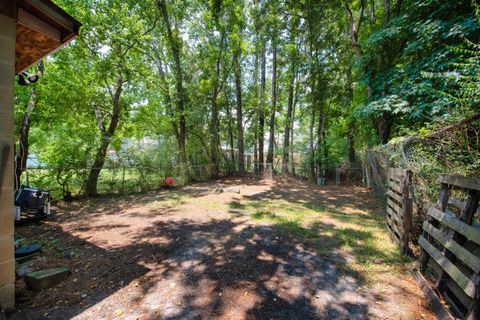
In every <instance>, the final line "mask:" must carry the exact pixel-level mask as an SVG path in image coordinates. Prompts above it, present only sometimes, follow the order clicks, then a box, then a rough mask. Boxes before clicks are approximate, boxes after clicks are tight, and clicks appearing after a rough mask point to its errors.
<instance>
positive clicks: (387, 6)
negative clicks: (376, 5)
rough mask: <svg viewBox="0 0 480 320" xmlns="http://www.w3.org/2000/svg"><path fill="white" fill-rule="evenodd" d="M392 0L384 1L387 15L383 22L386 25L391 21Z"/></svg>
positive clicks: (384, 9)
mask: <svg viewBox="0 0 480 320" xmlns="http://www.w3.org/2000/svg"><path fill="white" fill-rule="evenodd" d="M390 7H391V6H390V0H384V1H383V11H384V13H385V17H384V19H383V24H384V25H386V24H387V23H389V22H390Z"/></svg>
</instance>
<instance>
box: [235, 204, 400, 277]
mask: <svg viewBox="0 0 480 320" xmlns="http://www.w3.org/2000/svg"><path fill="white" fill-rule="evenodd" d="M236 205H237V204H234V206H236ZM242 205H243V206H244V207H245V210H246V211H247V212H249V213H250V216H251V218H252V219H254V220H257V221H267V222H270V223H272V224H273V225H274V226H275V227H276V228H278V230H280V231H282V232H285V233H289V234H291V235H294V236H298V237H305V238H311V239H316V240H314V241H315V244H314V245H315V247H316V249H317V253H318V254H319V255H320V256H322V257H326V258H330V257H334V256H337V255H338V253H339V252H342V253H341V254H342V255H343V254H345V255H349V256H350V258H348V259H347V258H345V259H346V260H345V261H339V263H343V264H345V266H344V267H345V270H349V272H350V273H352V274H354V275H356V277H357V278H358V279H359V280H360V281H361V282H365V283H373V282H374V281H377V280H378V277H379V274H382V273H385V272H388V273H393V274H395V273H396V272H401V270H402V268H404V266H405V263H406V262H408V258H404V257H403V256H402V255H401V254H400V251H399V249H398V247H397V245H396V244H394V243H393V242H392V241H391V240H390V239H389V237H388V234H387V231H386V229H385V217H384V216H383V215H382V214H381V213H380V212H378V211H374V210H372V209H370V208H362V209H358V208H355V207H350V206H343V204H338V206H336V203H335V202H333V203H331V204H324V203H299V202H289V201H287V200H284V199H265V200H261V201H260V200H254V201H245V202H242Z"/></svg>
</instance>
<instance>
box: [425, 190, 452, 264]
mask: <svg viewBox="0 0 480 320" xmlns="http://www.w3.org/2000/svg"><path fill="white" fill-rule="evenodd" d="M449 197H450V188H449V186H448V185H447V184H444V183H442V184H441V186H440V196H439V199H438V202H437V204H436V205H435V206H436V207H437V209H438V210H440V211H445V209H446V208H447V205H448V198H449ZM427 221H428V222H429V223H430V224H432V225H436V224H437V223H436V220H435V219H433V218H432V217H431V216H428V218H427ZM422 236H423V237H424V238H425V239H427V240H428V241H429V242H430V241H431V237H430V235H429V234H428V232H426V231H425V230H423V231H422ZM429 257H430V256H429V254H428V253H427V252H426V251H425V250H424V249H422V254H421V255H420V266H421V267H422V269H423V268H425V267H426V265H427V263H428V259H429Z"/></svg>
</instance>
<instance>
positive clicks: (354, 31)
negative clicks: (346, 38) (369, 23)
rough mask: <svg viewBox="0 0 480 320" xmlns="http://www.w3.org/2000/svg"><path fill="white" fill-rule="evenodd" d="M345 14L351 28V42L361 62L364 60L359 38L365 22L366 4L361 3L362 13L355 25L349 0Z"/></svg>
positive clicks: (346, 2)
mask: <svg viewBox="0 0 480 320" xmlns="http://www.w3.org/2000/svg"><path fill="white" fill-rule="evenodd" d="M344 5H345V12H346V13H347V17H348V21H349V28H350V41H351V44H352V47H353V51H354V52H355V55H356V56H357V58H358V59H359V60H361V59H362V52H361V50H360V43H359V40H358V37H359V35H360V28H361V26H362V21H363V13H364V11H365V5H364V2H363V1H361V2H360V12H359V15H358V21H357V23H355V18H354V17H353V13H352V10H351V9H350V4H349V2H348V0H346V1H345V3H344Z"/></svg>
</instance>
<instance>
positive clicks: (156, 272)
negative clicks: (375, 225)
mask: <svg viewBox="0 0 480 320" xmlns="http://www.w3.org/2000/svg"><path fill="white" fill-rule="evenodd" d="M242 183H243V184H246V183H252V184H253V183H254V181H251V182H250V181H247V182H245V181H244V180H242ZM267 184H268V185H270V183H269V182H267V183H266V185H267ZM255 185H258V181H257V183H256V184H255ZM287 186H288V184H287V185H285V184H280V185H272V186H271V188H269V190H267V191H265V192H261V193H259V194H257V195H254V196H251V197H250V198H249V199H253V200H261V199H264V200H267V199H272V198H274V199H275V198H277V196H280V197H282V198H283V199H286V200H287V201H291V202H293V203H301V204H305V205H315V206H317V205H318V203H319V199H318V198H315V197H313V196H311V195H310V193H308V194H307V192H305V190H307V189H303V188H308V186H306V187H304V186H295V189H296V191H292V192H290V193H289V192H288V190H287V189H286V187H287ZM204 192H205V191H200V192H198V193H193V195H191V196H192V197H194V198H195V197H200V196H201V195H202V194H204ZM352 197H354V196H353V195H352ZM247 198H248V197H247ZM128 201H132V199H130V200H128ZM234 201H236V202H233V201H232V203H230V209H229V212H230V213H231V214H232V215H233V218H232V219H211V220H207V221H198V220H194V219H189V218H188V217H187V216H185V217H182V219H177V220H169V219H164V220H161V221H155V222H152V223H151V224H150V225H149V226H148V227H147V228H145V229H141V230H138V231H136V233H135V234H133V235H132V234H130V235H129V236H130V237H131V241H130V242H129V243H128V244H124V245H122V246H117V247H115V248H101V247H99V246H97V245H94V244H93V243H90V242H88V241H85V240H84V239H80V238H78V237H74V236H72V235H71V234H70V233H68V232H65V231H63V230H62V229H61V228H60V226H59V225H56V226H54V227H52V226H50V227H48V226H44V225H42V226H35V227H34V228H33V229H32V230H30V231H29V233H30V234H31V235H32V237H33V236H34V235H35V234H37V235H38V237H43V238H55V239H61V241H62V245H64V246H66V247H67V248H71V249H72V250H75V252H77V254H78V256H77V258H74V259H73V260H72V266H73V271H74V273H73V274H72V276H70V278H69V279H68V280H67V281H66V282H65V283H63V284H62V285H60V286H59V287H57V288H54V289H50V290H47V291H45V292H43V293H40V294H38V295H31V293H28V294H27V293H25V292H26V291H25V292H23V293H21V294H24V295H23V296H20V297H19V301H20V304H21V305H22V306H24V307H26V308H27V309H29V311H27V312H28V314H29V315H30V316H31V317H30V318H32V319H41V318H46V319H69V318H73V317H75V316H77V318H78V319H93V318H95V319H102V318H115V315H116V314H117V312H118V311H119V310H120V312H123V316H126V315H128V316H129V317H130V318H132V319H133V318H139V319H165V320H174V319H219V318H222V319H367V318H369V317H370V316H369V313H370V307H369V306H371V304H372V303H374V302H375V301H378V300H381V299H382V297H381V296H376V295H374V294H372V293H369V292H367V291H366V290H363V288H362V283H363V281H364V279H363V276H362V274H360V273H358V272H357V271H356V270H354V269H352V268H351V267H350V265H349V263H348V262H349V259H356V258H358V257H360V256H361V250H368V251H369V252H372V250H373V251H374V250H375V248H372V247H369V244H368V242H367V240H368V238H369V237H371V234H370V233H369V232H366V231H358V230H353V229H348V228H345V229H337V228H335V226H333V225H331V224H328V223H323V222H321V221H318V222H316V223H315V224H314V225H312V226H311V227H310V228H305V227H304V226H301V225H300V224H298V223H296V222H291V221H282V220H280V221H274V222H275V223H274V224H273V225H254V224H247V223H245V221H244V220H241V219H237V218H239V217H241V216H242V215H243V214H242V210H243V209H244V207H242V206H243V204H242V203H241V202H239V201H238V200H234ZM320 201H322V200H321V199H320ZM237 202H238V203H237ZM108 205H109V204H107V207H108ZM120 206H121V205H119V208H118V209H120ZM115 210H117V209H116V208H114V209H111V208H108V209H107V210H105V214H107V215H112V216H113V212H114V211H115ZM334 213H335V212H334ZM96 214H97V213H95V215H96ZM335 214H338V215H341V214H342V213H341V212H336V213H335ZM116 225H118V228H119V230H122V229H125V228H124V227H125V225H124V224H122V223H117V224H116ZM95 227H96V228H98V229H97V231H99V230H100V231H102V227H98V226H95ZM95 227H93V226H90V225H89V222H88V220H87V219H86V220H85V225H84V226H83V228H84V229H83V232H84V233H87V234H88V232H89V230H94V229H93V228H95ZM110 227H112V228H114V230H116V229H117V227H116V226H115V224H112V225H111V226H110ZM89 228H91V229H89ZM105 228H108V227H107V226H105ZM352 235H353V237H354V238H355V239H357V240H358V241H357V242H356V243H355V244H354V245H352V247H354V248H356V250H360V251H353V254H352V255H351V256H349V255H346V254H345V253H343V252H341V249H342V248H343V247H344V246H345V244H348V241H351V240H350V239H352ZM373 253H374V254H376V255H378V256H381V255H382V253H381V252H375V251H374V252H373ZM75 279H77V281H75ZM29 294H30V295H31V296H28V295H29ZM82 295H85V296H84V297H83V296H82ZM59 300H60V301H63V303H59V304H58V303H57V302H58V301H59ZM29 301H34V302H35V303H36V304H37V303H39V304H40V305H38V304H37V305H35V306H33V305H32V303H30V302H29ZM42 301H43V302H44V303H43V305H42ZM45 314H47V316H45Z"/></svg>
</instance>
